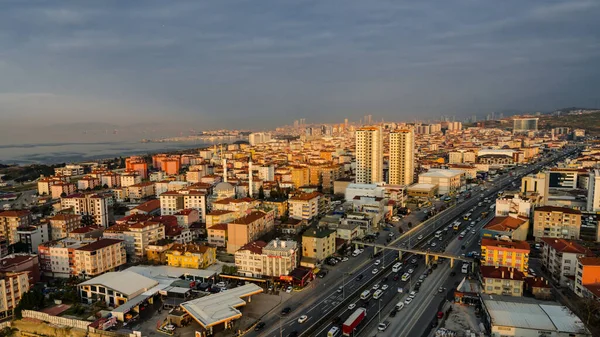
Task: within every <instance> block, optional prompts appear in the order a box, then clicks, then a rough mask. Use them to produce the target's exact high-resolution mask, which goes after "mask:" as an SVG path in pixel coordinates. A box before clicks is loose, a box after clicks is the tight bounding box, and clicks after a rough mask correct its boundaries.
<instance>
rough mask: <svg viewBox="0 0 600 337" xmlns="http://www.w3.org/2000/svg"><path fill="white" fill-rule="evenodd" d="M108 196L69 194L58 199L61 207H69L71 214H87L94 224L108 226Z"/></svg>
mask: <svg viewBox="0 0 600 337" xmlns="http://www.w3.org/2000/svg"><path fill="white" fill-rule="evenodd" d="M107 199H108V198H107V197H106V196H103V195H100V194H82V193H79V194H71V195H68V196H66V197H64V198H61V199H60V207H61V209H63V210H64V209H68V208H71V209H72V211H73V214H79V215H82V216H83V215H89V216H91V217H92V218H93V219H94V224H95V225H96V226H101V227H104V228H106V227H108V215H109V214H108V200H107Z"/></svg>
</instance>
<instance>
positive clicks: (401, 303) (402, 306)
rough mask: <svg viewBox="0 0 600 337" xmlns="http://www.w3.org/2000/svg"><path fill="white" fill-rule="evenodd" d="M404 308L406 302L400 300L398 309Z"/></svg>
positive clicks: (397, 305)
mask: <svg viewBox="0 0 600 337" xmlns="http://www.w3.org/2000/svg"><path fill="white" fill-rule="evenodd" d="M403 308H404V302H403V301H400V302H398V303H397V304H396V311H400V310H402V309H403Z"/></svg>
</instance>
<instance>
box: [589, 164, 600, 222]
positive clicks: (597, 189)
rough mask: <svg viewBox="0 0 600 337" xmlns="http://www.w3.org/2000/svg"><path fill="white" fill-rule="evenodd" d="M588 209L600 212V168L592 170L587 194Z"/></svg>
mask: <svg viewBox="0 0 600 337" xmlns="http://www.w3.org/2000/svg"><path fill="white" fill-rule="evenodd" d="M586 208H587V211H588V212H600V170H599V169H595V170H593V171H592V172H590V180H589V183H588V195H587V207H586Z"/></svg>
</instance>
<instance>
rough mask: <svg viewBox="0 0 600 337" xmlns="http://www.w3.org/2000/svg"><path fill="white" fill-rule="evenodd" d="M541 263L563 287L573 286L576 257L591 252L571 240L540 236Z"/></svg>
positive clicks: (588, 254)
mask: <svg viewBox="0 0 600 337" xmlns="http://www.w3.org/2000/svg"><path fill="white" fill-rule="evenodd" d="M541 241H542V265H543V266H544V267H546V270H547V271H548V273H550V274H551V275H552V278H553V279H554V280H555V281H557V282H559V283H560V285H561V286H563V287H565V286H566V287H569V288H574V284H573V281H572V280H571V278H573V279H574V276H575V271H576V269H577V263H578V258H581V257H587V256H591V252H590V251H589V250H588V249H587V248H585V247H583V246H581V245H579V244H578V243H576V242H575V241H572V240H565V239H555V238H542V239H541Z"/></svg>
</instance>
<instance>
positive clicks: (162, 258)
mask: <svg viewBox="0 0 600 337" xmlns="http://www.w3.org/2000/svg"><path fill="white" fill-rule="evenodd" d="M174 244H175V243H174V242H171V240H168V239H163V240H158V241H156V242H153V243H151V244H149V245H148V246H147V247H146V258H147V259H148V261H152V262H156V263H160V264H166V263H167V252H168V251H169V249H171V247H172V246H173V245H174Z"/></svg>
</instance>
